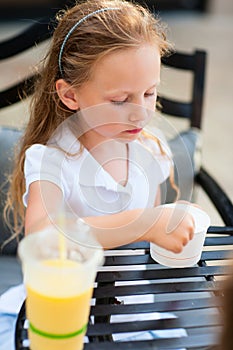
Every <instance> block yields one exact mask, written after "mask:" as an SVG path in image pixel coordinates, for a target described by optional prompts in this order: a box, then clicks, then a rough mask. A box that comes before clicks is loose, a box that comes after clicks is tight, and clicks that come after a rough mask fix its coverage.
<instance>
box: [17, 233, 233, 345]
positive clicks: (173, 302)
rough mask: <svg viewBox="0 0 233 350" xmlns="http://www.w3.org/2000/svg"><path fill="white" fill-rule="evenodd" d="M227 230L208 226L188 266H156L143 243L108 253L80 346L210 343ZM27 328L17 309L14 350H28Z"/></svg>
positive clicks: (230, 239) (229, 241) (216, 330)
mask: <svg viewBox="0 0 233 350" xmlns="http://www.w3.org/2000/svg"><path fill="white" fill-rule="evenodd" d="M231 234H233V228H226V227H213V226H211V227H210V228H209V230H208V234H207V236H206V240H205V246H204V249H203V253H202V257H201V260H200V262H199V263H198V265H196V266H193V267H189V268H168V267H165V266H161V265H159V264H157V263H156V262H155V261H154V260H153V259H151V257H150V252H149V244H148V243H147V242H141V243H135V244H131V245H128V246H124V247H121V248H119V249H117V250H111V251H107V252H106V257H105V264H104V266H103V267H102V268H101V269H100V271H99V272H98V274H97V278H96V283H95V288H94V292H93V300H92V306H91V312H90V315H91V317H90V323H89V326H88V330H87V336H88V337H86V341H85V345H84V349H85V350H100V349H101V350H105V349H111V350H114V349H117V350H127V349H134V350H136V349H140V350H147V349H164V350H165V349H173V350H175V349H210V348H212V347H213V346H215V345H216V344H217V343H218V340H219V334H220V332H221V328H222V321H221V305H222V299H223V296H222V292H221V281H222V278H224V277H225V276H226V275H227V274H228V273H229V268H228V265H229V259H230V258H231V256H230V254H231V250H232V246H233V236H231ZM26 328H27V326H26V323H25V310H24V308H22V309H21V312H20V315H19V318H18V322H17V329H16V345H17V346H16V349H17V350H24V349H29V347H28V343H27V329H26ZM135 332H137V333H135ZM132 336H133V337H134V338H133V339H131V338H132ZM67 350H68V349H67Z"/></svg>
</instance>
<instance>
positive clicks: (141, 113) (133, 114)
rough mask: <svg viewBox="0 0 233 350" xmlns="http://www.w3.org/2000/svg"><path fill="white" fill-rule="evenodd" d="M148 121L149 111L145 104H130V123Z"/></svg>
mask: <svg viewBox="0 0 233 350" xmlns="http://www.w3.org/2000/svg"><path fill="white" fill-rule="evenodd" d="M146 119H148V111H147V109H146V107H145V106H144V105H143V104H140V105H139V104H130V106H129V113H128V120H129V121H130V122H137V121H144V120H146Z"/></svg>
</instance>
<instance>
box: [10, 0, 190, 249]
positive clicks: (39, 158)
mask: <svg viewBox="0 0 233 350" xmlns="http://www.w3.org/2000/svg"><path fill="white" fill-rule="evenodd" d="M58 22H59V23H58V26H57V28H56V30H55V32H54V35H53V39H52V42H51V47H50V50H49V52H48V54H47V56H46V58H45V60H44V62H43V67H41V70H40V78H39V79H38V81H37V82H36V86H35V92H34V95H33V98H32V104H31V117H30V120H29V123H28V125H27V128H26V131H25V135H24V137H23V140H22V145H21V150H20V153H19V156H18V160H17V161H16V167H15V170H14V173H13V177H12V182H11V188H10V192H9V196H8V202H7V210H8V211H9V210H12V208H14V212H13V213H14V219H15V220H14V230H15V233H16V234H17V233H18V232H20V230H21V229H22V227H24V229H25V234H29V233H31V232H33V231H35V230H38V229H39V228H42V227H44V226H45V225H46V224H47V223H48V222H50V219H51V216H52V215H53V214H54V213H55V212H56V211H57V210H58V209H59V208H60V205H61V202H65V203H66V205H67V206H68V207H69V208H70V209H71V210H72V212H73V213H74V214H75V215H77V217H82V218H83V219H84V220H85V221H86V222H87V223H89V224H90V225H91V226H92V227H93V229H95V232H96V234H97V235H98V239H99V241H100V243H101V244H102V245H103V246H104V247H105V248H109V247H115V246H119V245H122V244H126V243H129V242H132V241H139V240H146V241H149V242H154V243H156V244H158V245H160V246H161V247H164V248H166V249H169V250H171V251H173V252H180V251H181V250H182V249H183V247H184V246H185V245H186V244H187V243H188V241H189V240H190V239H192V237H193V232H194V223H193V220H192V217H191V216H190V215H189V214H187V213H183V214H182V216H181V220H179V222H178V224H177V225H174V226H171V225H170V226H169V229H168V227H167V225H168V222H169V218H170V217H171V214H172V209H164V208H163V207H161V206H159V204H160V203H161V198H160V197H161V195H160V184H161V183H162V182H164V181H165V180H166V179H167V178H168V177H169V176H170V174H172V170H173V168H172V163H171V156H170V152H169V150H168V149H167V147H166V145H164V143H163V142H161V140H159V139H157V138H156V137H153V136H151V135H149V134H148V133H147V132H146V131H145V130H144V128H145V126H146V125H147V124H148V123H149V121H150V119H151V117H152V116H153V114H154V111H155V107H156V97H157V88H158V85H159V82H160V62H161V56H163V55H165V54H166V53H169V50H170V49H171V45H170V44H169V43H168V41H167V40H166V37H165V33H164V29H163V26H162V24H161V23H160V21H159V20H158V19H156V18H154V16H153V15H152V14H151V13H149V12H148V11H147V10H146V9H144V8H143V7H141V6H139V5H136V4H133V3H131V2H128V1H122V0H98V1H92V0H87V1H86V2H81V3H80V4H77V5H75V6H74V7H73V8H71V9H69V10H67V11H66V12H62V13H60V14H59V15H58ZM171 179H172V176H171ZM25 208H26V210H25ZM168 231H169V234H168Z"/></svg>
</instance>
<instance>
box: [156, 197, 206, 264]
mask: <svg viewBox="0 0 233 350" xmlns="http://www.w3.org/2000/svg"><path fill="white" fill-rule="evenodd" d="M164 207H169V208H175V207H176V208H177V209H181V210H184V211H186V212H189V213H190V214H191V215H192V216H193V218H194V223H195V233H194V237H193V239H192V240H190V241H189V242H188V244H187V245H186V246H185V247H184V248H183V250H182V252H181V253H173V252H171V251H169V250H166V249H164V248H161V247H160V246H158V245H157V244H154V243H151V244H150V255H151V257H152V258H153V259H154V260H155V261H157V262H158V263H159V264H161V265H164V266H168V267H189V266H193V265H195V264H196V263H197V262H198V261H199V260H200V258H201V253H202V249H203V245H204V241H205V235H206V232H207V229H208V227H209V225H210V217H209V216H208V214H207V213H206V212H204V211H203V210H201V209H199V208H197V207H195V206H192V205H188V204H183V203H180V204H178V203H175V204H165V205H164ZM168 234H169V233H168Z"/></svg>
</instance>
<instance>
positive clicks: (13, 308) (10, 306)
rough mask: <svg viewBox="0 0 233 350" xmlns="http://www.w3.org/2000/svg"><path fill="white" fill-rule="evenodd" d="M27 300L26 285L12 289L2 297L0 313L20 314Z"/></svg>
mask: <svg viewBox="0 0 233 350" xmlns="http://www.w3.org/2000/svg"><path fill="white" fill-rule="evenodd" d="M25 298H26V291H25V287H24V284H23V283H22V284H20V285H18V286H16V287H11V288H10V289H8V290H7V291H6V292H5V293H3V294H2V295H1V296H0V313H5V314H13V315H15V314H18V313H19V311H20V308H21V306H22V304H23V302H24V300H25Z"/></svg>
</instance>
